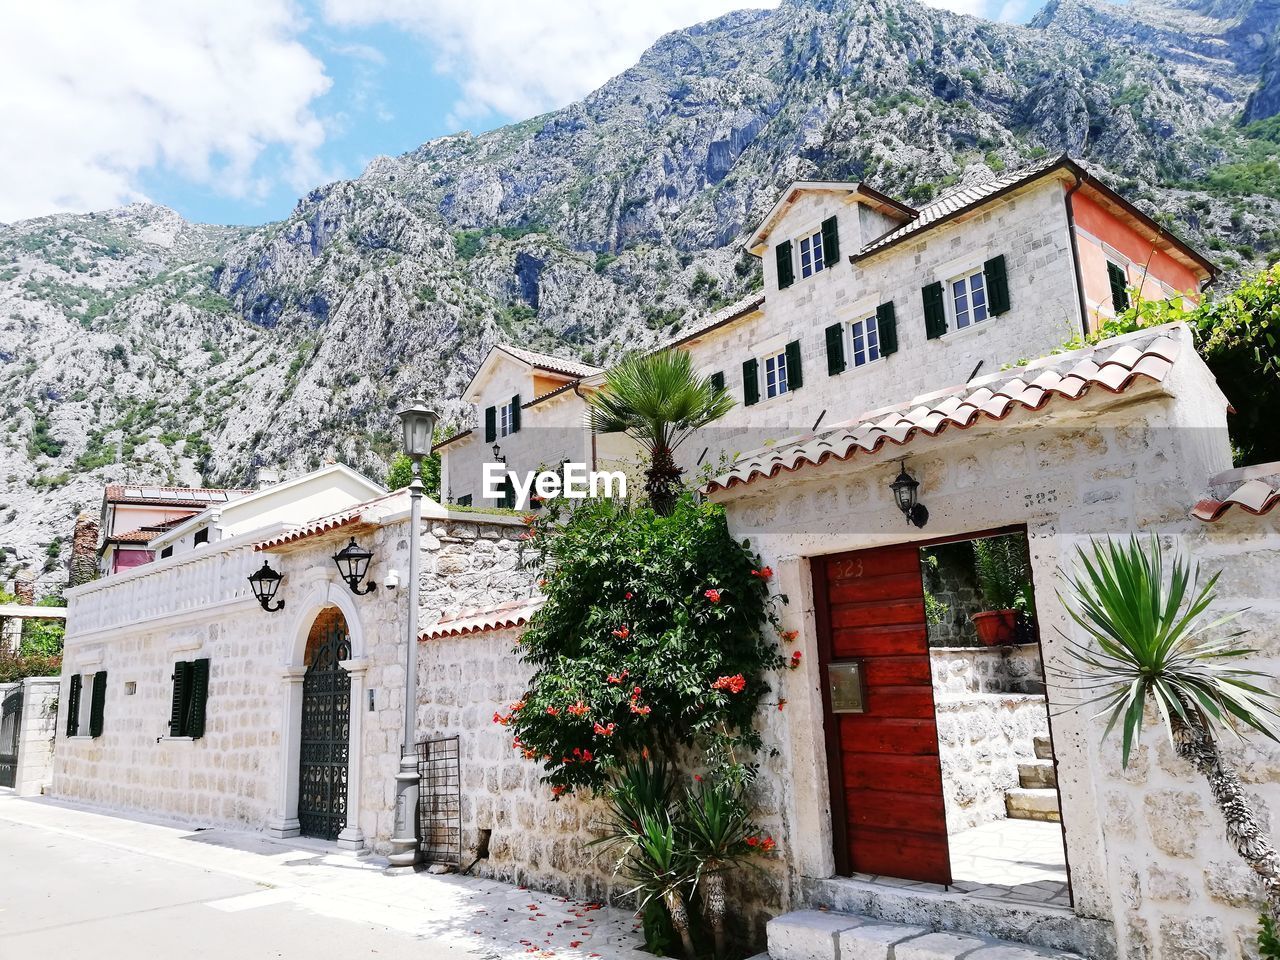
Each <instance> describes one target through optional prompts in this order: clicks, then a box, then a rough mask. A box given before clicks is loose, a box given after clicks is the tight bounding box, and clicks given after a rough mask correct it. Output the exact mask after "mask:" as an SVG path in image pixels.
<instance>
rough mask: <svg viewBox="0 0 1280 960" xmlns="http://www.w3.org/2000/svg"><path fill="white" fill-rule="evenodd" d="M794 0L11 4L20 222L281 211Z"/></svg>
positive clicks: (978, 0) (990, 4)
mask: <svg viewBox="0 0 1280 960" xmlns="http://www.w3.org/2000/svg"><path fill="white" fill-rule="evenodd" d="M776 2H777V0H643V2H639V3H635V2H633V3H628V2H626V0H622V2H619V0H180V2H174V0H94V2H92V3H85V2H84V0H40V2H38V3H36V2H32V0H0V24H3V29H0V223H5V222H13V221H15V220H20V219H25V218H28V217H35V216H41V215H45V214H50V213H58V212H68V211H70V212H83V211H88V210H101V209H106V208H109V207H114V206H119V205H121V204H124V203H129V202H133V201H152V202H155V203H162V204H165V205H167V206H170V207H173V208H174V209H176V210H177V211H178V212H179V213H181V214H182V215H183V216H185V217H186V218H188V219H189V220H194V221H198V222H204V223H227V224H260V223H266V222H268V221H271V220H278V219H280V218H282V217H284V216H285V215H287V214H288V212H289V211H290V210H291V209H292V207H293V205H294V202H295V201H296V200H297V198H298V197H300V196H302V195H303V194H305V193H306V192H307V191H308V190H310V189H311V188H312V187H315V186H317V185H319V184H322V183H327V182H329V181H332V180H337V179H342V178H347V177H354V176H357V175H359V173H360V171H361V170H363V169H364V167H365V165H366V164H367V163H368V162H369V161H370V160H371V159H372V158H373V157H375V156H378V155H380V154H392V155H394V154H399V153H404V152H405V151H408V150H411V149H413V148H414V147H416V146H418V145H419V144H421V143H423V142H425V141H427V140H430V139H432V138H434V137H438V136H443V135H445V134H449V133H454V132H457V131H458V130H463V129H466V130H471V131H473V132H477V133H478V132H480V131H483V130H489V129H492V128H494V127H497V126H501V125H502V124H504V123H509V122H511V121H514V120H523V119H526V118H528V117H531V116H535V115H537V114H539V113H543V112H545V111H547V110H551V109H555V108H557V107H561V106H564V105H566V104H568V103H571V102H572V101H574V100H576V99H578V98H580V97H581V96H583V95H584V94H586V93H588V92H590V91H591V90H593V89H595V88H596V87H598V86H599V85H600V84H602V83H603V82H604V81H606V80H607V79H609V78H610V77H612V76H614V75H616V74H618V73H620V72H622V71H623V70H625V69H626V68H627V67H629V66H630V65H631V64H633V63H634V62H635V61H636V60H637V59H638V57H639V56H640V54H641V53H643V52H644V50H645V49H646V48H647V47H648V46H649V45H650V44H651V43H653V41H654V40H656V39H657V38H658V37H660V36H661V35H662V34H664V33H666V32H668V31H670V30H675V29H678V28H681V27H686V26H690V25H692V24H694V23H698V22H701V21H704V20H708V19H711V18H713V17H716V16H719V15H720V14H723V13H726V12H728V11H730V10H736V9H742V8H744V7H769V6H774V5H776ZM930 2H933V4H934V5H936V6H943V7H947V8H949V9H953V10H957V11H959V12H962V13H973V14H978V15H982V16H986V17H989V18H991V19H1002V20H1016V21H1024V20H1026V19H1027V18H1028V17H1029V16H1030V15H1031V13H1032V12H1034V9H1035V8H1036V7H1038V6H1039V5H1040V4H1039V0H930Z"/></svg>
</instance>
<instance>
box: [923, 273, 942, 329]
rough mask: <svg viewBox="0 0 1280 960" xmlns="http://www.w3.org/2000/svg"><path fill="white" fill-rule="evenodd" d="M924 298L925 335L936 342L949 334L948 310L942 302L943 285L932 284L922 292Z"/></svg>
mask: <svg viewBox="0 0 1280 960" xmlns="http://www.w3.org/2000/svg"><path fill="white" fill-rule="evenodd" d="M920 293H921V296H922V297H923V298H924V335H925V336H926V337H928V338H929V339H930V340H936V339H937V338H938V337H940V336H942V335H943V334H944V333H946V332H947V308H946V306H945V305H944V304H943V301H942V284H941V283H940V282H939V283H931V284H929V285H928V286H927V287H925V288H924V289H923V290H921V291H920Z"/></svg>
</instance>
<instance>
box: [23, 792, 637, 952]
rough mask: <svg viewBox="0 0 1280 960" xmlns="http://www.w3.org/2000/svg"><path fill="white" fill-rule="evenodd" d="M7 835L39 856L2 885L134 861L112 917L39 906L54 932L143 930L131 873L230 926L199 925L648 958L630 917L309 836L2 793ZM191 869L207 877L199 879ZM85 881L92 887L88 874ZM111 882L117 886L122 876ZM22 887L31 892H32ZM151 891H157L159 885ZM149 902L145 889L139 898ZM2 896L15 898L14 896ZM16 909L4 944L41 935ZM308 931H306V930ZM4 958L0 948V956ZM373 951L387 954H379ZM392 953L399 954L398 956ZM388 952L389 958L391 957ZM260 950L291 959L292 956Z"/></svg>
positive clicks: (122, 871)
mask: <svg viewBox="0 0 1280 960" xmlns="http://www.w3.org/2000/svg"><path fill="white" fill-rule="evenodd" d="M0 835H3V836H6V837H9V838H11V839H10V840H9V842H8V846H9V847H10V850H9V851H6V853H7V854H8V856H9V857H11V858H14V857H16V858H22V857H27V858H29V859H32V860H38V861H39V862H38V864H25V863H23V862H21V860H20V862H19V863H18V864H17V869H16V870H15V869H14V864H12V863H10V864H9V869H8V870H6V871H5V873H6V874H7V875H6V876H4V877H0V890H3V889H4V888H6V887H8V886H9V885H10V884H16V883H21V882H22V877H21V876H20V874H21V873H22V872H23V871H24V870H25V869H26V868H27V867H30V868H31V874H32V876H33V877H34V876H37V875H40V870H42V869H43V870H48V871H49V872H50V874H51V875H52V877H53V879H51V880H46V882H47V883H50V884H55V885H56V884H57V883H59V882H61V881H60V880H59V879H58V878H60V877H61V876H62V874H61V873H60V872H59V870H58V867H57V864H56V863H51V862H49V858H52V859H54V860H56V858H57V857H59V856H63V857H68V858H70V857H71V856H72V854H70V853H69V852H67V850H74V857H75V859H76V860H78V861H81V863H78V864H77V865H76V866H75V871H80V876H82V877H83V876H86V875H85V874H84V873H83V870H84V867H83V863H84V862H89V863H94V864H96V865H99V866H101V865H103V864H105V863H106V862H107V861H109V860H111V859H113V853H112V852H113V851H115V852H116V853H117V854H118V855H119V857H120V858H121V859H122V861H127V864H128V865H127V866H126V865H124V864H123V863H122V865H121V866H120V867H119V868H118V869H117V870H116V871H115V872H113V873H110V874H108V876H110V877H115V876H119V877H120V880H119V884H120V889H115V890H113V891H112V892H113V893H114V894H115V895H116V897H117V899H119V900H121V901H122V903H121V904H120V905H119V907H118V908H117V909H118V912H117V913H116V914H115V915H104V916H98V915H95V916H93V917H89V918H86V919H84V920H81V919H76V918H72V917H71V916H69V915H64V914H63V913H59V912H58V910H57V908H55V907H46V906H44V905H45V904H46V902H47V901H53V902H54V903H57V902H58V901H57V899H56V891H50V892H48V893H47V894H45V893H43V892H42V893H41V898H42V899H41V900H40V901H39V903H38V904H37V909H35V910H33V911H30V912H39V908H43V909H46V910H49V911H51V912H50V917H49V918H48V919H49V920H50V921H51V922H52V925H51V926H50V927H49V928H48V929H54V928H55V927H56V928H63V927H71V926H84V925H91V924H93V923H98V922H103V921H107V920H111V919H120V918H121V917H122V916H124V915H125V914H126V913H137V912H138V911H142V912H141V913H140V914H139V915H137V916H132V917H131V919H130V923H131V924H133V925H135V928H136V927H137V926H138V925H145V924H147V923H148V922H150V921H148V920H147V919H146V917H147V916H150V915H151V914H150V913H149V912H147V911H145V910H143V908H142V907H141V906H140V907H138V911H128V910H127V909H126V907H127V905H128V904H127V902H124V901H128V893H129V891H128V884H129V883H130V882H135V881H131V880H130V877H138V878H139V879H138V881H136V882H139V883H141V882H143V881H144V879H145V881H147V882H151V883H152V884H153V885H154V882H155V881H157V880H162V879H163V878H164V877H165V876H166V875H168V874H172V875H173V884H174V885H175V889H176V886H177V885H180V884H188V885H190V886H191V887H192V892H191V895H190V897H189V898H188V899H185V900H176V901H174V902H171V903H170V902H165V903H160V904H158V905H157V907H156V908H155V909H156V910H168V909H175V910H176V909H179V908H181V909H184V910H188V911H190V910H196V911H203V910H208V909H209V908H212V910H214V911H219V912H220V913H222V914H226V915H228V919H227V920H221V919H218V918H217V917H215V916H214V915H212V914H205V913H203V912H200V913H198V914H197V917H198V919H199V920H200V922H202V923H204V922H206V921H211V922H212V921H214V920H216V921H217V922H222V923H227V922H230V923H234V922H235V919H234V917H235V915H240V916H247V915H245V914H244V913H243V912H244V911H253V910H259V909H262V910H266V909H270V908H281V907H282V906H283V907H286V908H288V909H289V910H293V911H297V910H300V911H305V912H306V913H307V914H311V915H314V916H315V917H320V918H324V919H325V920H326V921H347V922H349V923H351V924H357V925H360V926H362V927H364V928H366V929H368V928H369V927H370V926H371V925H372V926H373V927H380V928H384V929H385V931H387V935H388V936H392V937H396V936H400V937H403V938H404V939H405V943H406V947H405V949H406V950H408V951H409V953H412V954H413V955H416V956H430V955H431V951H427V952H423V951H422V950H421V947H420V946H414V944H415V943H416V944H419V945H421V944H423V942H424V941H429V942H432V943H435V944H438V946H439V948H440V949H439V950H438V951H436V955H443V954H444V953H446V952H448V953H454V952H457V953H458V954H459V955H461V954H462V953H470V954H475V955H479V956H484V957H492V958H500V960H516V958H519V960H530V958H531V957H552V956H555V957H565V958H569V960H589V958H603V960H615V958H616V960H644V958H649V957H650V955H649V954H646V953H643V952H641V951H639V950H638V949H637V948H638V947H639V945H640V938H639V934H638V933H637V931H636V927H637V921H635V920H634V919H633V918H632V917H631V915H630V913H629V912H628V911H624V910H619V909H614V908H609V907H602V906H598V905H595V904H585V903H579V902H574V901H570V900H567V899H565V898H563V897H553V896H550V895H547V894H541V893H535V892H533V891H530V890H525V889H521V888H519V887H513V886H510V885H508V884H503V883H498V882H495V881H491V880H482V879H477V878H473V877H462V876H458V875H456V874H443V875H432V874H428V873H416V874H409V875H401V876H388V875H386V874H384V873H383V872H382V869H383V867H384V866H385V861H382V860H380V859H378V858H373V857H370V858H358V857H355V856H353V855H350V854H343V853H337V852H335V851H334V850H333V848H332V847H331V846H330V845H328V844H321V843H317V842H314V841H309V840H284V841H281V840H273V839H271V838H268V837H264V836H262V835H260V834H250V833H239V832H234V831H229V830H220V829H211V830H198V831H193V830H192V829H190V828H183V827H179V826H175V825H172V824H167V825H166V824H163V823H156V822H145V821H143V820H139V819H132V818H127V817H125V816H123V815H117V816H113V815H107V814H104V813H100V812H96V811H93V810H90V809H87V808H83V807H79V806H73V805H71V804H67V803H62V802H58V801H53V800H48V799H34V798H18V797H14V796H12V795H4V794H0ZM18 838H22V839H23V840H28V839H29V840H31V841H32V851H31V852H24V851H23V850H17V848H18V847H19V846H21V844H20V843H18V842H17V840H18ZM37 843H42V844H44V846H46V847H47V848H48V849H47V853H46V852H45V851H44V850H43V849H42V850H41V852H40V853H36V852H35V847H36V845H37ZM63 848H66V850H64V849H63ZM96 848H101V850H102V853H101V854H95V853H94V852H93V851H94V850H95V849H96ZM37 867H38V868H39V869H37ZM189 868H195V870H196V871H199V872H198V873H193V872H192V871H191V870H190V869H189ZM104 869H105V868H104ZM66 872H67V873H68V874H72V873H73V872H74V871H72V870H71V869H68V870H67V871H66ZM211 875H213V876H212V877H211ZM218 877H221V878H223V881H222V882H223V884H224V885H226V884H230V886H229V887H227V889H234V890H235V891H245V892H239V893H235V894H233V895H230V896H227V895H226V890H223V889H221V888H219V889H218V890H217V891H214V890H213V889H212V888H208V889H206V887H207V882H205V881H207V880H209V879H217V878H218ZM197 881H201V882H197ZM234 881H241V882H240V883H234ZM68 882H74V879H73V878H72V877H68ZM85 882H90V881H89V880H88V879H86V880H85ZM109 882H110V884H111V885H112V886H115V881H114V880H110V881H109ZM250 884H251V885H252V886H249V885H250ZM160 885H161V886H162V887H163V884H160ZM140 890H141V888H140ZM22 892H23V893H30V891H27V890H24V891H22ZM150 892H151V893H152V894H154V893H155V891H154V890H151V891H150ZM206 894H207V895H206ZM143 896H144V894H143V893H142V892H139V894H138V898H139V901H141V899H142V898H143ZM175 896H176V894H175ZM5 900H6V901H7V900H8V895H7V894H6V896H5ZM66 902H68V903H70V902H71V901H70V900H68V901H66ZM193 904H197V906H193ZM14 913H15V911H13V910H4V911H0V944H3V943H5V942H6V941H7V940H9V939H10V937H16V938H21V937H24V936H36V935H38V934H40V933H41V932H42V931H41V930H40V929H37V928H36V927H33V926H31V925H30V923H34V921H30V923H29V925H28V926H26V927H24V926H22V922H23V919H22V918H20V917H15V916H14ZM140 917H141V919H140ZM303 920H304V921H305V916H304V917H303ZM157 922H159V921H157ZM214 925H215V926H216V923H215V924H214ZM301 928H302V929H304V930H305V929H306V928H305V926H302V927H301ZM279 929H280V927H279V925H278V924H276V925H274V926H273V931H278V930H279ZM86 933H87V931H86ZM321 933H322V931H321V930H319V929H317V930H315V931H314V934H309V938H310V936H314V935H319V934H321ZM338 933H340V934H342V935H343V936H345V935H352V936H357V937H358V936H364V935H366V934H361V933H360V931H359V929H358V928H355V927H353V928H352V929H351V930H345V929H343V930H339V931H338V932H337V933H335V934H331V935H333V936H336V935H338ZM87 935H91V934H87ZM217 935H219V936H220V935H221V934H220V933H219V934H217ZM42 942H47V941H42ZM85 945H86V946H88V945H89V943H88V942H86V944H85ZM334 946H335V947H336V944H334ZM392 946H393V948H394V947H395V946H396V945H395V944H392ZM298 947H299V951H298V955H299V956H304V955H305V956H310V957H323V956H326V955H330V954H326V953H325V952H323V951H324V944H322V943H317V942H315V941H314V940H312V941H311V942H309V943H306V944H302V943H299V944H298ZM303 947H305V950H303V949H302V948H303ZM317 948H319V949H317ZM6 952H7V951H6V950H5V949H4V948H3V947H0V953H6ZM368 952H370V953H379V952H380V951H378V950H374V949H370V950H369V951H368ZM391 952H392V953H393V954H398V953H399V949H392V951H391ZM386 953H387V951H385V950H384V951H381V955H383V956H385V955H386ZM409 953H406V954H405V955H409ZM185 955H187V956H191V953H190V951H185ZM211 955H215V954H211ZM242 955H243V954H242ZM262 955H263V956H287V955H289V956H291V955H293V951H291V950H290V951H289V952H288V953H279V952H270V953H263V954H262ZM331 955H341V954H331ZM161 960H164V958H161Z"/></svg>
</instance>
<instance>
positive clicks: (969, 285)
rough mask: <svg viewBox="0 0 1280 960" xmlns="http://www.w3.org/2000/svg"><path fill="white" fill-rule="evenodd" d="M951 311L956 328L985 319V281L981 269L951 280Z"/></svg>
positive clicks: (968, 325) (969, 325) (971, 324)
mask: <svg viewBox="0 0 1280 960" xmlns="http://www.w3.org/2000/svg"><path fill="white" fill-rule="evenodd" d="M951 312H952V317H953V318H954V319H955V322H956V329H957V330H964V329H965V328H966V327H971V326H973V325H974V324H975V323H981V322H982V321H983V320H985V319H987V283H986V277H985V275H984V274H983V272H982V271H981V270H978V271H976V272H974V273H971V274H969V275H967V276H964V277H960V278H958V279H956V280H952V281H951Z"/></svg>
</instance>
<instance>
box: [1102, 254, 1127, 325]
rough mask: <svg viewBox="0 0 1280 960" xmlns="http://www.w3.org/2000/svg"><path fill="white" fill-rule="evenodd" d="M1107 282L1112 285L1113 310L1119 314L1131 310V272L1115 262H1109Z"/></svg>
mask: <svg viewBox="0 0 1280 960" xmlns="http://www.w3.org/2000/svg"><path fill="white" fill-rule="evenodd" d="M1107 281H1108V282H1109V283H1110V285H1111V309H1112V310H1114V311H1115V312H1116V313H1117V314H1121V313H1124V312H1125V311H1126V310H1128V309H1129V271H1128V270H1126V269H1125V268H1124V267H1123V266H1122V265H1120V264H1118V263H1116V262H1115V261H1114V260H1108V261H1107Z"/></svg>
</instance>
